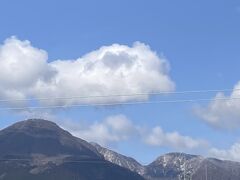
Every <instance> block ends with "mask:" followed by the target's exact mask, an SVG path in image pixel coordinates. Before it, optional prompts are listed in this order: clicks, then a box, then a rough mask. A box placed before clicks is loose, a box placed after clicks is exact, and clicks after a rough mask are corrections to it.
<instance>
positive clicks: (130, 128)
mask: <svg viewBox="0 0 240 180" xmlns="http://www.w3.org/2000/svg"><path fill="white" fill-rule="evenodd" d="M59 123H60V125H61V126H62V127H63V128H65V129H67V130H69V131H70V132H71V133H72V134H73V135H74V136H77V137H79V138H82V139H85V140H87V141H90V142H97V143H99V144H101V145H108V144H112V143H117V142H121V141H125V140H128V139H129V138H131V137H133V136H135V135H136V134H137V128H136V127H135V126H134V124H133V123H132V122H131V121H130V120H129V119H127V118H126V117H125V116H124V115H115V116H110V117H108V118H106V119H105V120H103V121H96V122H94V123H93V124H87V125H84V123H82V124H79V123H76V122H73V121H62V122H59Z"/></svg>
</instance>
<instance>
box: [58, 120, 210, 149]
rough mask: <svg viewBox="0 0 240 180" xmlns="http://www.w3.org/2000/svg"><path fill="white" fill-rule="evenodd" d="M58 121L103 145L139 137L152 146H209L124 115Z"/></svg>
mask: <svg viewBox="0 0 240 180" xmlns="http://www.w3.org/2000/svg"><path fill="white" fill-rule="evenodd" d="M58 123H60V125H61V126H62V127H63V128H64V129H66V130H68V131H70V132H71V133H72V134H73V135H75V136H77V137H79V138H82V139H85V140H87V141H91V142H97V143H99V144H102V145H109V144H112V143H118V142H122V141H127V140H133V139H134V138H137V139H139V141H141V142H143V143H145V144H147V145H150V146H159V147H169V148H172V149H175V150H180V149H181V150H182V149H197V148H206V147H207V146H208V143H207V142H206V141H203V140H198V139H193V138H191V137H188V136H183V135H181V134H179V133H178V132H170V133H169V132H164V131H163V130H162V129H161V127H160V126H156V127H154V128H153V129H146V128H144V127H143V126H139V125H137V124H134V123H133V122H132V121H131V120H129V119H128V118H127V117H126V116H124V115H115V116H110V117H108V118H106V119H105V120H103V121H95V122H94V123H92V124H89V123H87V124H84V123H83V122H82V123H77V122H73V121H69V120H67V121H66V120H65V121H58Z"/></svg>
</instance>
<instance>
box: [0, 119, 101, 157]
mask: <svg viewBox="0 0 240 180" xmlns="http://www.w3.org/2000/svg"><path fill="white" fill-rule="evenodd" d="M29 153H31V154H43V155H47V156H49V155H50V156H51V155H53V154H66V155H68V154H72V155H77V156H79V155H81V156H89V157H94V158H101V155H100V154H99V153H97V152H96V150H95V148H94V147H92V146H91V145H90V144H88V143H87V142H86V141H84V140H82V139H79V138H77V137H74V136H72V135H71V134H70V133H69V132H67V131H65V130H64V129H62V128H60V127H59V126H58V125H57V124H56V123H54V122H51V121H47V120H42V119H28V120H24V121H20V122H17V123H15V124H13V125H11V126H9V127H8V128H5V129H3V130H2V131H0V154H1V155H7V154H18V155H20V154H21V155H26V154H29Z"/></svg>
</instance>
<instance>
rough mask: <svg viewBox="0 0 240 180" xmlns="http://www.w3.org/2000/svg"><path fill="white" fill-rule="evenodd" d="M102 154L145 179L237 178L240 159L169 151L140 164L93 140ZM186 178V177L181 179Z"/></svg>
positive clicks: (216, 179)
mask: <svg viewBox="0 0 240 180" xmlns="http://www.w3.org/2000/svg"><path fill="white" fill-rule="evenodd" d="M93 145H94V146H95V147H96V149H97V151H98V152H99V153H100V154H102V155H103V156H104V158H105V159H106V160H108V161H110V162H112V163H115V164H117V165H119V166H122V167H125V168H128V169H129V170H131V171H134V172H137V173H138V174H140V175H142V176H143V177H144V178H145V179H147V180H205V179H211V180H239V179H240V163H238V162H232V161H222V160H218V159H214V158H204V157H202V156H197V155H190V154H185V153H168V154H165V155H162V156H160V157H158V158H157V159H156V160H155V161H153V162H152V163H151V164H149V165H146V166H143V165H141V164H140V163H138V162H137V161H136V160H134V159H132V158H131V157H126V156H123V155H121V154H118V153H116V152H114V151H112V150H109V149H106V148H104V147H101V146H100V145H98V144H95V143H93ZM184 178H185V179H184Z"/></svg>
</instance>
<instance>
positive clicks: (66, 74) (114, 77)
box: [0, 37, 174, 105]
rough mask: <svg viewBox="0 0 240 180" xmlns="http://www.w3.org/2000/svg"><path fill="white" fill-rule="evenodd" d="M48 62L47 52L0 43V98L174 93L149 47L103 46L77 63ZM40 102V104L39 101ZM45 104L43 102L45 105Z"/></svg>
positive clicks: (23, 43)
mask: <svg viewBox="0 0 240 180" xmlns="http://www.w3.org/2000/svg"><path fill="white" fill-rule="evenodd" d="M47 61H48V56H47V52H46V51H44V50H41V49H38V48H35V47H33V46H32V45H31V43H30V42H29V41H20V40H18V39H17V38H15V37H12V38H9V39H7V40H6V41H5V42H4V44H2V45H0V67H1V71H0V97H1V98H7V99H8V98H10V99H19V98H28V97H34V98H41V97H69V96H70V97H73V96H102V95H109V94H132V93H151V92H157V91H173V90H174V83H173V81H172V80H171V79H170V77H169V74H168V72H169V65H168V62H167V60H165V59H164V58H161V57H159V56H158V55H157V54H156V53H155V52H153V51H152V50H151V49H150V47H149V46H147V45H145V44H143V43H140V42H136V43H134V44H133V46H132V47H129V46H125V45H119V44H113V45H111V46H103V47H101V48H99V49H98V50H95V51H92V52H90V53H88V54H86V55H84V56H82V57H80V58H78V59H73V60H55V61H51V62H47ZM147 99H148V95H146V96H128V97H127V96H126V97H114V98H113V97H111V98H104V99H103V98H91V99H81V98H79V99H76V98H74V99H61V100H54V101H51V102H48V104H54V105H68V104H74V103H108V102H126V101H130V100H147ZM41 103H44V102H41ZM45 103H46V102H45Z"/></svg>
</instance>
